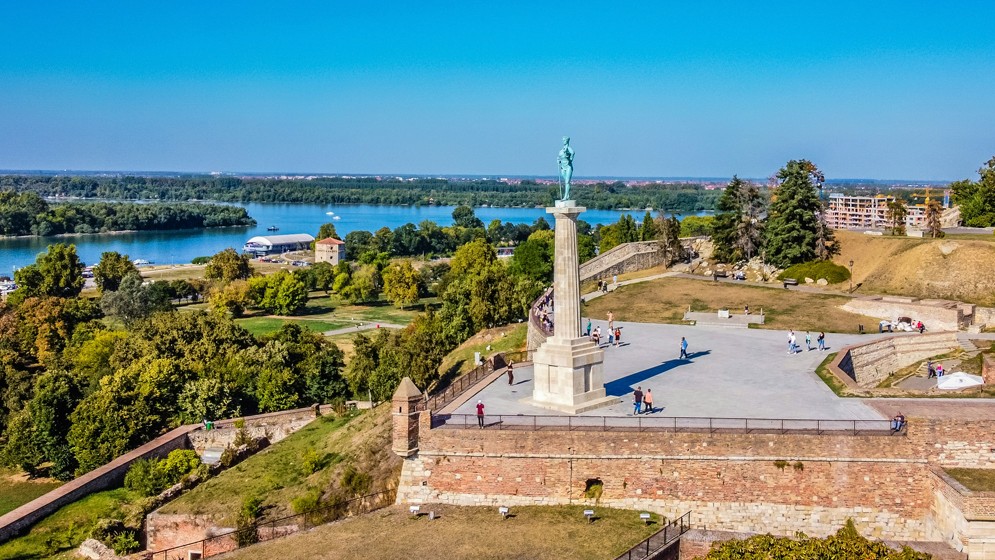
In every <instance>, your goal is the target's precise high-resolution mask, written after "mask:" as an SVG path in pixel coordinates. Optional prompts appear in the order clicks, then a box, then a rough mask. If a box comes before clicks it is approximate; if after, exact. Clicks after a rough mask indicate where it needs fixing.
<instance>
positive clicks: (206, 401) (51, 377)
mask: <svg viewBox="0 0 995 560" xmlns="http://www.w3.org/2000/svg"><path fill="white" fill-rule="evenodd" d="M122 257H123V259H124V260H126V259H127V257H124V256H122V255H117V254H116V253H105V255H104V258H102V259H101V264H100V265H98V266H100V267H102V269H103V275H104V277H103V283H102V284H101V290H102V292H103V293H102V295H101V297H100V299H99V300H98V299H89V298H85V297H80V290H81V289H82V283H81V282H80V281H79V280H78V279H79V278H80V276H79V272H80V271H81V269H82V263H80V262H79V258H78V257H77V255H76V251H75V247H73V246H71V245H53V246H51V247H50V249H49V251H48V252H47V253H44V254H42V255H41V256H39V258H38V261H37V262H36V263H35V264H34V265H31V266H30V267H25V268H24V269H21V270H19V271H18V273H19V276H18V279H17V280H18V284H19V288H18V290H17V291H15V292H14V293H13V294H11V296H10V297H9V298H8V301H7V302H6V303H4V304H2V305H0V462H2V463H3V464H6V465H11V466H19V467H21V468H23V469H25V470H26V471H27V472H29V473H34V472H37V470H38V469H39V468H40V467H43V466H47V467H48V469H49V472H50V474H52V475H54V476H57V477H59V478H63V479H66V478H70V477H72V476H73V475H74V474H79V473H82V472H86V471H89V470H92V469H93V468H96V467H97V466H100V465H101V464H104V463H106V462H107V461H109V460H110V459H112V458H114V457H116V456H118V455H120V454H121V453H123V452H125V451H127V450H129V449H133V448H135V447H137V446H139V445H141V444H143V443H145V442H146V441H148V440H150V439H152V438H154V437H156V436H158V435H160V434H162V433H164V432H165V431H167V430H169V429H170V428H172V427H175V426H177V425H179V424H182V423H189V422H200V421H201V420H204V419H216V418H227V417H233V416H238V415H244V414H254V413H258V412H269V411H276V410H284V409H288V408H295V407H301V406H307V405H310V404H313V403H324V402H330V401H331V400H332V399H335V398H340V397H345V396H347V395H348V391H349V388H348V385H347V384H346V381H345V378H344V377H343V376H342V370H343V367H344V363H343V355H342V352H341V351H340V350H339V349H338V348H337V347H336V346H335V345H334V344H332V343H329V342H328V341H326V340H325V339H324V338H323V337H321V336H320V335H317V334H314V333H311V332H309V331H307V330H305V329H302V328H301V327H299V326H297V325H294V324H288V325H286V326H285V327H284V328H282V329H281V330H279V331H277V332H276V333H273V334H271V335H268V336H263V337H259V338H256V337H253V336H252V335H251V334H250V333H249V332H247V331H246V330H244V329H243V328H241V327H240V326H238V325H237V324H236V323H234V322H233V321H232V319H231V318H230V317H229V316H228V314H227V313H204V312H182V313H180V312H175V311H173V308H172V306H171V305H169V302H170V301H171V300H173V299H176V298H177V297H184V298H190V297H192V296H193V293H191V290H195V289H200V290H204V291H208V290H209V286H204V285H202V286H199V287H195V286H192V285H190V284H189V283H186V282H184V281H175V282H153V283H150V284H145V283H143V282H142V280H141V278H140V277H139V276H138V275H137V274H136V273H135V272H134V271H133V270H129V269H128V268H127V267H125V266H118V265H119V264H120V263H119V261H121V260H122ZM25 270H27V272H24V273H23V274H20V273H22V271H25ZM295 280H300V278H295ZM233 282H245V280H240V279H235V280H233ZM181 283H182V284H183V285H184V286H185V288H183V287H180V286H179V284H181ZM281 284H282V282H281ZM277 291H278V292H279V290H277ZM178 292H185V295H182V296H179V295H178ZM305 295H306V291H305ZM105 314H106V315H108V316H111V317H116V318H117V319H118V321H107V320H106V319H102V318H103V316H104V315H105ZM122 323H123V324H124V325H126V328H123V327H122V326H120V325H122Z"/></svg>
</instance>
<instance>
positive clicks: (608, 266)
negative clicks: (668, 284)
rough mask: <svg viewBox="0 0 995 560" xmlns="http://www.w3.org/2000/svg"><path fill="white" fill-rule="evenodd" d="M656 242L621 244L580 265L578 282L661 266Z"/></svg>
mask: <svg viewBox="0 0 995 560" xmlns="http://www.w3.org/2000/svg"><path fill="white" fill-rule="evenodd" d="M659 248H660V244H659V242H657V241H634V242H632V243H623V244H621V245H618V246H616V247H612V248H611V249H609V250H607V251H605V252H604V253H602V254H600V255H598V256H596V257H594V258H593V259H591V260H589V261H587V262H585V263H583V264H581V265H580V281H581V282H586V281H587V280H604V279H611V277H612V276H613V275H615V274H625V273H626V272H635V271H637V270H643V269H646V268H652V267H654V266H657V265H659V264H663V256H664V255H663V252H661V251H660V250H659Z"/></svg>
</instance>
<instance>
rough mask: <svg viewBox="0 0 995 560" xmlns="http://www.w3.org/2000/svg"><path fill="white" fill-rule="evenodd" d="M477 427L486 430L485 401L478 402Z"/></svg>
mask: <svg viewBox="0 0 995 560" xmlns="http://www.w3.org/2000/svg"><path fill="white" fill-rule="evenodd" d="M477 426H479V427H480V429H481V430H483V429H484V401H477Z"/></svg>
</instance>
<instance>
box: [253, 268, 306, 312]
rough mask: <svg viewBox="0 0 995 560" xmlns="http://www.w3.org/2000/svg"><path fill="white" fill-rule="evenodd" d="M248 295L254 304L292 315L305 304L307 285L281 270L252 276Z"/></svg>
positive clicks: (267, 309)
mask: <svg viewBox="0 0 995 560" xmlns="http://www.w3.org/2000/svg"><path fill="white" fill-rule="evenodd" d="M248 297H249V299H250V300H252V301H254V302H256V305H258V306H259V307H261V308H263V309H265V310H266V311H268V312H270V313H274V314H276V315H294V314H296V313H298V312H299V311H300V310H301V309H303V308H304V306H305V305H306V304H307V297H308V292H307V286H305V285H304V282H302V281H301V280H300V279H299V278H297V277H296V276H295V275H293V274H291V273H289V272H287V271H286V270H281V271H279V272H277V273H276V274H271V275H269V276H262V277H257V278H253V279H252V280H251V281H250V282H249V285H248Z"/></svg>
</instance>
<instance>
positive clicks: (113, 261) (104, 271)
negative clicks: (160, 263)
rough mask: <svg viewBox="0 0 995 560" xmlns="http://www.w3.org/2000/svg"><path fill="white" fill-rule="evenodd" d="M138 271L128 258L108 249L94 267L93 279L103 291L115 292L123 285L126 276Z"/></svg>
mask: <svg viewBox="0 0 995 560" xmlns="http://www.w3.org/2000/svg"><path fill="white" fill-rule="evenodd" d="M131 273H135V274H137V273H138V269H137V268H135V265H134V264H133V263H132V262H131V261H130V260H129V259H128V255H122V254H121V253H118V252H117V251H107V252H104V253H102V254H101V255H100V262H99V263H97V265H96V266H94V267H93V280H94V282H96V283H97V288H98V289H99V290H100V291H101V292H113V291H116V290H117V289H118V286H120V285H121V281H122V280H124V277H125V276H127V275H129V274H131Z"/></svg>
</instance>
